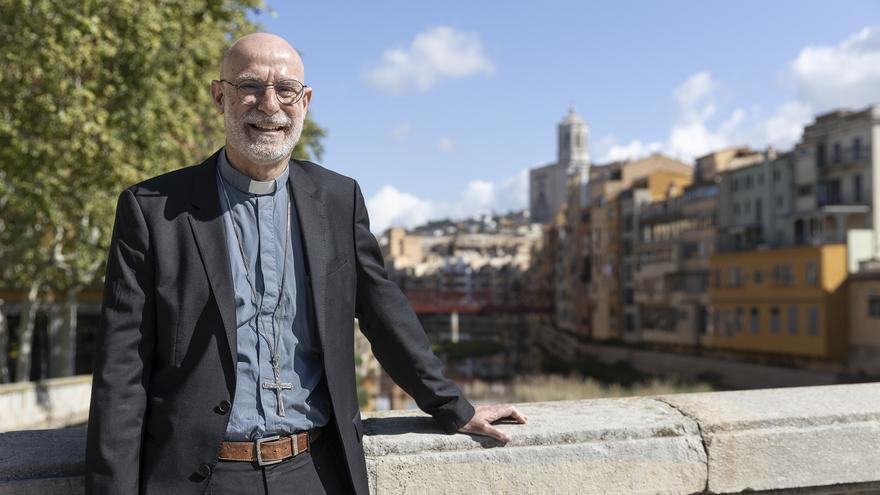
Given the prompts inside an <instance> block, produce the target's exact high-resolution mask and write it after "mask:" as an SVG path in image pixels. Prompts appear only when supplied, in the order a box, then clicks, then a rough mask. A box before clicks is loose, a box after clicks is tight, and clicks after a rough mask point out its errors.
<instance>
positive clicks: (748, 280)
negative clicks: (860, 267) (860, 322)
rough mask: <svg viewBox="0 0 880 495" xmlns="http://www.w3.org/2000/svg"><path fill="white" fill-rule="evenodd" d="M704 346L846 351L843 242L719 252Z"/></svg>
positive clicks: (828, 353)
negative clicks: (763, 249)
mask: <svg viewBox="0 0 880 495" xmlns="http://www.w3.org/2000/svg"><path fill="white" fill-rule="evenodd" d="M710 270H711V274H712V285H711V288H710V299H711V317H710V322H709V335H708V336H707V339H706V341H705V342H706V345H707V346H708V347H715V348H724V349H735V350H742V351H750V352H757V353H767V354H787V355H795V356H803V357H817V358H826V359H835V360H837V359H843V358H844V357H845V354H846V348H847V339H848V326H849V324H848V321H849V305H848V301H847V295H846V278H847V265H846V245H844V244H828V245H822V246H799V247H791V248H785V249H775V250H766V251H743V252H732V253H724V254H716V255H715V256H713V257H712V259H711V261H710Z"/></svg>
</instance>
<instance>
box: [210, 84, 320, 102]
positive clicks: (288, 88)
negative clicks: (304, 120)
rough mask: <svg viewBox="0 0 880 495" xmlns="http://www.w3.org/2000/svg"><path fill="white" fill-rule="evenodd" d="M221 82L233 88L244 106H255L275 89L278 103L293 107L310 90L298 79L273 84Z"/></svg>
mask: <svg viewBox="0 0 880 495" xmlns="http://www.w3.org/2000/svg"><path fill="white" fill-rule="evenodd" d="M220 82H221V83H226V84H229V85H230V86H233V87H234V88H235V92H236V95H237V96H238V100H239V101H240V102H241V103H242V104H243V105H255V104H256V103H257V102H258V101H260V99H261V98H262V97H263V95H264V94H265V93H266V90H267V89H268V88H269V87H272V88H274V89H275V98H276V99H278V103H280V104H282V105H292V104H294V103H296V102H298V101H299V100H301V99H302V97H303V95H304V94H305V93H306V88H308V86H306V85H305V84H303V83H301V82H299V81H297V80H296V79H287V80H284V81H278V82H276V83H273V84H263V83H261V82H260V81H255V80H252V79H246V80H244V81H241V82H239V83H234V82H232V81H227V80H226V79H220Z"/></svg>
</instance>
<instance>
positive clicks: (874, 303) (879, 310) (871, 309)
mask: <svg viewBox="0 0 880 495" xmlns="http://www.w3.org/2000/svg"><path fill="white" fill-rule="evenodd" d="M868 318H880V296H868Z"/></svg>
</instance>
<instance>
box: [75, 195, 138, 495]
mask: <svg viewBox="0 0 880 495" xmlns="http://www.w3.org/2000/svg"><path fill="white" fill-rule="evenodd" d="M153 266H154V262H153V252H152V250H151V249H150V240H149V232H148V230H147V225H146V222H145V220H144V215H143V213H142V212H141V208H140V206H139V204H138V202H137V200H136V199H135V196H134V194H133V193H132V192H131V191H130V190H126V191H124V192H123V193H122V195H121V196H120V197H119V202H118V204H117V207H116V220H115V224H114V227H113V237H112V240H111V244H110V251H109V255H108V260H107V272H106V276H105V280H104V302H103V307H102V310H101V323H100V329H99V333H98V337H97V346H96V357H95V367H94V376H93V381H92V397H91V408H90V411H89V427H88V435H87V441H86V466H85V467H86V476H85V478H86V479H85V481H86V493H89V494H102V493H108V494H109V493H113V494H118V493H138V492H139V491H140V490H139V487H138V484H139V472H140V452H141V440H142V432H143V427H144V413H145V409H146V401H147V399H146V397H147V384H148V380H149V375H150V368H151V362H152V356H153V345H154V344H153V342H154V330H155V328H154V327H155V318H154V315H155V312H154V299H153V294H154V290H153V281H154V280H153V277H154V275H153Z"/></svg>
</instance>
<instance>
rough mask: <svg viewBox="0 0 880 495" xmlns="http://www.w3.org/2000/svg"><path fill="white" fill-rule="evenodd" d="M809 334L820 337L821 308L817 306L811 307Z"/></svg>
mask: <svg viewBox="0 0 880 495" xmlns="http://www.w3.org/2000/svg"><path fill="white" fill-rule="evenodd" d="M807 334H808V335H812V336H814V337H815V336H816V335H819V308H817V307H816V306H810V309H809V311H808V312H807Z"/></svg>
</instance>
